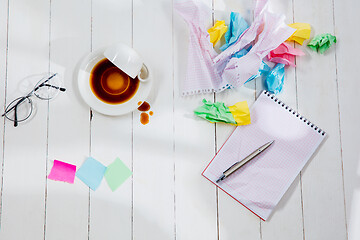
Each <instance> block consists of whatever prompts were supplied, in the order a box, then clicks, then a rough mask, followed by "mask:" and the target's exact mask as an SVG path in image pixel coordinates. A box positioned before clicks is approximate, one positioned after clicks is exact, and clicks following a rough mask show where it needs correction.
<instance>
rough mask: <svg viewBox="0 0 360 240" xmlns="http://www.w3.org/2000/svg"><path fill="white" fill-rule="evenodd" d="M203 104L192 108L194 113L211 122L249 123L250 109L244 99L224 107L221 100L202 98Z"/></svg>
mask: <svg viewBox="0 0 360 240" xmlns="http://www.w3.org/2000/svg"><path fill="white" fill-rule="evenodd" d="M203 103H204V105H203V106H200V107H198V108H196V109H195V110H194V113H195V115H197V116H199V117H201V118H203V119H205V120H208V121H209V122H211V123H214V122H222V123H230V124H232V125H237V126H239V125H247V124H250V123H251V119H250V110H249V106H248V104H247V102H246V101H243V102H238V103H236V104H235V105H233V106H230V107H226V106H225V104H224V103H223V102H215V103H212V102H210V101H207V100H206V99H203Z"/></svg>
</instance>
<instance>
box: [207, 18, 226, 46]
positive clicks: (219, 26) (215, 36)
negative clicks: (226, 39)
mask: <svg viewBox="0 0 360 240" xmlns="http://www.w3.org/2000/svg"><path fill="white" fill-rule="evenodd" d="M226 31H227V26H226V25H225V21H224V20H222V21H216V23H215V25H214V26H213V27H212V28H210V29H209V30H208V33H209V35H210V42H211V43H212V44H213V46H215V44H216V43H217V42H218V41H219V40H220V39H221V37H222V36H223V35H224V34H225V33H226Z"/></svg>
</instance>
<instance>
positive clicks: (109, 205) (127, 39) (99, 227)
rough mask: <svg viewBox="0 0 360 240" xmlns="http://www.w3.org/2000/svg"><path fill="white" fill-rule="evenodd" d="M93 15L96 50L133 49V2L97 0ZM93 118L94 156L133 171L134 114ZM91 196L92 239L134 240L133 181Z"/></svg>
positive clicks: (99, 191)
mask: <svg viewBox="0 0 360 240" xmlns="http://www.w3.org/2000/svg"><path fill="white" fill-rule="evenodd" d="M92 13H93V14H92V42H93V44H92V46H93V50H96V49H97V48H100V47H103V46H106V45H110V44H114V43H117V42H123V43H125V44H127V45H129V46H131V40H132V1H131V0H122V1H115V0H95V1H93V11H92ZM93 114H94V115H93V118H92V121H91V155H92V156H93V157H94V158H95V159H98V160H99V161H101V162H102V163H103V164H104V165H106V166H107V165H109V164H110V163H112V162H113V161H114V159H115V158H116V157H120V159H121V160H122V161H123V162H124V163H125V164H126V165H127V166H128V167H129V168H131V167H132V114H131V113H130V114H127V115H124V116H120V117H109V116H104V115H102V114H98V113H97V112H93ZM90 196H91V198H90V239H113V238H121V239H131V238H132V237H131V236H132V178H130V179H129V180H127V181H126V182H125V183H124V184H123V185H122V186H121V187H120V188H119V189H117V190H116V191H115V192H112V191H111V189H110V188H109V186H108V185H107V184H106V182H105V181H104V182H103V183H102V185H101V186H100V187H99V189H98V190H96V192H91V195H90Z"/></svg>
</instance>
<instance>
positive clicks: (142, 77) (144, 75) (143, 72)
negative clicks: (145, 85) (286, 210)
mask: <svg viewBox="0 0 360 240" xmlns="http://www.w3.org/2000/svg"><path fill="white" fill-rule="evenodd" d="M149 76H150V73H149V69H148V67H147V66H146V65H145V64H143V65H142V67H141V69H140V73H139V74H138V75H137V77H138V79H139V81H140V82H146V81H148V80H149Z"/></svg>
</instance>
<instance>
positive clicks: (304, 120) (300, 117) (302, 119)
mask: <svg viewBox="0 0 360 240" xmlns="http://www.w3.org/2000/svg"><path fill="white" fill-rule="evenodd" d="M264 94H265V95H266V96H268V97H270V98H271V99H272V100H274V102H276V103H278V104H279V105H281V107H283V108H284V109H285V110H288V111H289V112H290V113H292V114H293V115H295V116H296V117H297V118H299V119H300V120H301V121H303V122H304V123H306V124H307V125H308V126H310V127H311V128H312V129H314V130H315V131H317V132H318V133H320V134H321V135H323V136H325V134H326V132H325V131H324V130H322V129H321V128H319V127H318V126H316V125H315V124H313V123H312V122H310V121H309V120H307V119H306V118H305V117H304V116H302V115H300V114H299V113H298V112H296V111H295V110H294V109H292V108H291V107H289V106H288V105H286V104H285V103H284V102H282V101H281V100H280V99H278V98H277V97H276V96H275V95H274V94H271V93H270V92H268V91H264Z"/></svg>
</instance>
